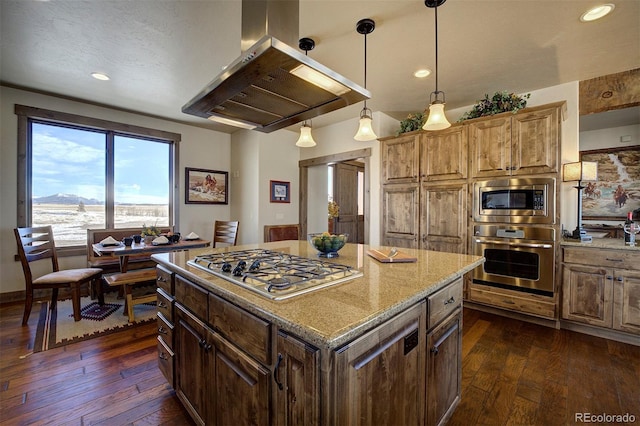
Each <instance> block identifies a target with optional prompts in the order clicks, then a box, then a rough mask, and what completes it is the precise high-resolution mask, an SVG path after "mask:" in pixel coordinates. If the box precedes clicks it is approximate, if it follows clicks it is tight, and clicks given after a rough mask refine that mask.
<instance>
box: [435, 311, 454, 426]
mask: <svg viewBox="0 0 640 426" xmlns="http://www.w3.org/2000/svg"><path fill="white" fill-rule="evenodd" d="M461 312H462V311H460V310H457V311H456V313H454V314H452V315H451V316H450V317H449V318H448V319H446V320H445V321H443V322H442V323H441V324H440V325H439V326H437V327H436V328H434V329H433V330H432V331H431V332H429V334H428V335H427V425H440V424H444V423H445V422H446V420H447V419H448V418H449V417H450V416H451V414H453V411H454V410H455V408H456V407H457V406H458V403H459V402H460V391H461V386H462V313H461Z"/></svg>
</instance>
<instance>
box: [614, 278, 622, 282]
mask: <svg viewBox="0 0 640 426" xmlns="http://www.w3.org/2000/svg"><path fill="white" fill-rule="evenodd" d="M616 280H618V281H619V282H622V281H624V278H622V277H618V278H616Z"/></svg>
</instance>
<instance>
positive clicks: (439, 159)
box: [420, 125, 468, 181]
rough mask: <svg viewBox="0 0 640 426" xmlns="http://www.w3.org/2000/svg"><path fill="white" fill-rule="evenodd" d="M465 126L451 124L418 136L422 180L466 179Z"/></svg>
mask: <svg viewBox="0 0 640 426" xmlns="http://www.w3.org/2000/svg"><path fill="white" fill-rule="evenodd" d="M466 131H467V128H466V127H465V126H461V125H457V126H452V127H450V128H448V129H446V130H443V131H440V132H427V133H423V134H422V135H421V137H420V177H421V179H422V180H424V181H441V180H455V179H466V177H467V151H468V149H467V136H466Z"/></svg>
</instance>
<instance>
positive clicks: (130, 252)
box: [93, 238, 211, 273]
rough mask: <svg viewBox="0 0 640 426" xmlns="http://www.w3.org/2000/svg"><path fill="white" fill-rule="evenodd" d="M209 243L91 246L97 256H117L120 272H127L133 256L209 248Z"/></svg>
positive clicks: (192, 241) (186, 241)
mask: <svg viewBox="0 0 640 426" xmlns="http://www.w3.org/2000/svg"><path fill="white" fill-rule="evenodd" d="M210 244H211V241H207V240H203V239H200V238H198V239H197V240H186V239H184V240H180V241H178V242H177V243H169V244H158V245H156V244H147V243H145V242H144V241H143V242H140V243H135V242H134V243H133V244H131V245H130V246H125V245H124V244H123V243H120V244H119V245H102V244H101V243H95V244H93V251H94V252H95V253H96V255H98V256H118V258H119V263H120V272H122V273H124V272H127V269H128V267H129V258H130V257H131V256H135V255H151V254H154V253H163V252H169V251H181V250H189V249H195V248H204V247H209V245H210Z"/></svg>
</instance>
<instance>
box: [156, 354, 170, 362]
mask: <svg viewBox="0 0 640 426" xmlns="http://www.w3.org/2000/svg"><path fill="white" fill-rule="evenodd" d="M158 358H160V359H162V360H164V361H166V360H168V359H169V355H167V354H166V353H164V352H160V353H158Z"/></svg>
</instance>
